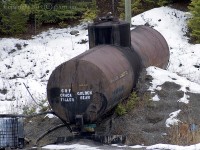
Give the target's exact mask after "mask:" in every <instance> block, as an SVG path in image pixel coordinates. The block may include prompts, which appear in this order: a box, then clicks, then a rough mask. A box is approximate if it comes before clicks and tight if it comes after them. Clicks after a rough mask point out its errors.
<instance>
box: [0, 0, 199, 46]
mask: <svg viewBox="0 0 200 150" xmlns="http://www.w3.org/2000/svg"><path fill="white" fill-rule="evenodd" d="M124 3H125V0H99V1H97V0H0V37H18V38H27V37H30V36H31V35H34V34H38V33H39V32H41V31H43V30H45V29H48V28H50V27H56V28H65V27H69V26H73V25H76V24H79V23H80V22H82V21H91V20H93V19H94V18H96V17H101V16H104V15H105V14H107V13H108V12H112V14H113V15H114V16H115V17H119V18H121V19H123V18H124ZM176 3H178V4H179V5H180V7H181V6H185V8H186V9H185V11H188V12H189V13H190V18H189V21H188V36H189V37H190V39H191V41H192V42H193V43H200V26H199V24H200V0H132V6H131V7H132V16H135V15H137V14H140V13H142V12H144V11H147V10H150V9H152V8H156V7H161V6H171V5H174V4H176Z"/></svg>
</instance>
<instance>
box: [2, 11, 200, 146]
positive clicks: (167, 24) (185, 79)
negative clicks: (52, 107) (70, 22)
mask: <svg viewBox="0 0 200 150" xmlns="http://www.w3.org/2000/svg"><path fill="white" fill-rule="evenodd" d="M188 16H189V15H188V14H187V13H186V12H182V11H178V10H175V9H172V8H169V7H160V8H155V9H152V10H149V11H147V12H145V13H142V14H140V15H138V16H135V17H133V18H132V24H133V25H144V24H146V23H148V24H149V25H150V26H152V27H153V28H154V29H156V30H158V31H159V32H160V33H161V34H162V35H163V36H164V37H165V39H166V40H167V42H168V44H169V47H170V63H169V66H168V68H167V70H162V69H159V68H156V67H149V68H148V69H147V71H148V74H150V75H152V76H153V78H154V80H153V82H152V83H153V84H152V87H150V89H149V90H151V91H152V92H153V91H154V90H155V89H157V90H159V88H160V87H159V85H161V84H162V83H164V82H165V81H172V80H173V82H176V83H177V84H180V85H181V87H182V88H181V89H180V90H182V91H184V92H185V94H184V97H183V98H181V99H180V100H179V102H184V103H189V100H188V95H186V92H187V91H188V90H190V92H194V93H200V71H199V69H200V44H195V45H193V44H189V43H188V38H187V37H186V36H185V35H186V32H187V24H186V23H187V20H188ZM73 30H78V31H79V34H78V35H71V34H70V31H73ZM82 40H88V36H87V30H86V24H81V25H79V26H76V27H73V28H66V29H50V30H49V31H47V32H43V33H41V34H39V35H37V36H35V37H33V38H32V39H30V40H21V39H12V38H9V39H8V38H3V39H0V68H1V69H0V106H1V109H0V113H22V112H23V108H24V106H29V107H32V106H37V104H36V103H39V104H40V103H42V101H44V100H45V99H46V84H47V80H48V78H49V75H50V74H51V72H52V71H53V69H54V68H55V67H57V66H58V65H59V64H61V63H62V62H64V61H67V60H69V59H71V58H73V57H75V56H76V55H78V54H80V53H83V52H84V51H86V50H87V49H88V47H89V46H88V43H86V44H80V42H81V41H82ZM174 79H176V80H174ZM24 84H25V85H26V86H27V87H28V89H29V91H30V92H31V94H32V96H33V97H34V99H35V101H36V102H35V101H34V100H32V98H31V96H30V95H29V93H28V91H27V90H26V88H25V86H24ZM186 87H189V88H186ZM152 100H155V101H159V98H158V97H157V96H156V95H155V96H154V97H153V98H152ZM44 105H48V104H47V103H45V104H44ZM39 109H40V107H37V110H38V111H39ZM180 111H181V110H177V111H176V112H171V114H169V118H168V119H167V120H166V126H170V125H173V124H176V123H177V122H178V121H179V120H178V119H177V115H178V113H179V112H180ZM75 147H76V146H74V147H73V145H68V146H65V147H64V149H67V148H68V149H77V148H75ZM79 147H81V146H80V145H79ZM146 148H147V149H162V148H163V149H173V150H182V149H184V150H186V149H187V150H197V149H200V145H199V144H197V145H191V146H186V147H183V146H173V145H163V144H158V145H153V146H148V147H146ZM52 149H57V148H56V147H53V146H52ZM59 149H63V148H61V147H60V148H59ZM84 149H91V147H90V146H89V147H87V146H85V147H84ZM92 149H94V147H92ZM96 149H98V148H96Z"/></svg>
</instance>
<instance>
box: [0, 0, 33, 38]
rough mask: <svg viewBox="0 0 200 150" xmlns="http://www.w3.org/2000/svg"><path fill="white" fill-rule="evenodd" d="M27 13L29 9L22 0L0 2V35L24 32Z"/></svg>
mask: <svg viewBox="0 0 200 150" xmlns="http://www.w3.org/2000/svg"><path fill="white" fill-rule="evenodd" d="M29 13H30V8H29V7H28V6H27V5H26V4H25V2H24V1H22V0H15V1H14V0H13V1H0V33H2V34H19V33H23V32H25V31H26V25H27V20H28V16H29Z"/></svg>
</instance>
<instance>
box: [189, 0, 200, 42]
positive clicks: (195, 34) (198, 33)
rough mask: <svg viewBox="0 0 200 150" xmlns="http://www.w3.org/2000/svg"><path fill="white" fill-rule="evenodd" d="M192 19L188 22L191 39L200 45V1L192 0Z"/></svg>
mask: <svg viewBox="0 0 200 150" xmlns="http://www.w3.org/2000/svg"><path fill="white" fill-rule="evenodd" d="M188 8H189V10H190V13H191V14H192V17H191V19H190V20H189V21H188V27H189V29H190V30H191V34H190V36H191V38H192V40H193V41H194V42H195V43H200V26H199V24H200V1H199V0H192V2H191V4H190V5H189V7H188Z"/></svg>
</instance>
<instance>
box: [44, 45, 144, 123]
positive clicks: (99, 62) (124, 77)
mask: <svg viewBox="0 0 200 150" xmlns="http://www.w3.org/2000/svg"><path fill="white" fill-rule="evenodd" d="M128 56H132V57H128ZM129 58H132V60H130V61H129ZM131 63H132V64H131ZM139 67H140V61H139V59H138V56H137V54H135V52H134V51H132V50H131V49H122V48H120V47H115V46H110V45H100V46H96V47H94V48H92V49H90V50H88V51H87V52H85V53H83V54H81V55H79V56H77V57H75V58H73V59H71V60H69V61H67V62H65V63H63V64H61V65H60V66H58V67H57V68H56V69H55V70H54V71H53V73H52V75H51V77H50V79H49V82H48V86H47V94H48V100H49V103H50V105H51V107H52V109H53V110H54V111H55V113H56V114H57V115H58V116H59V117H61V118H62V119H63V120H65V121H67V122H69V123H71V124H73V123H75V119H76V117H77V116H80V115H82V116H83V119H84V123H91V122H94V121H95V120H97V119H98V118H99V117H101V116H102V115H103V114H105V113H106V112H107V111H108V110H110V109H111V108H113V106H115V105H116V104H117V103H119V101H120V100H122V99H124V98H126V97H127V96H128V95H129V94H130V92H131V91H132V89H133V86H134V85H135V83H136V79H137V78H138V72H139V70H140V68H139Z"/></svg>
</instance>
